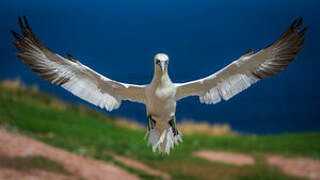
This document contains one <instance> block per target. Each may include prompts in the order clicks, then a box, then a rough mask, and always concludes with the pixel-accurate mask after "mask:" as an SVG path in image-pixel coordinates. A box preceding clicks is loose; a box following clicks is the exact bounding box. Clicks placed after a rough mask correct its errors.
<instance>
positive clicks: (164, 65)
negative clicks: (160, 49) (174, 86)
mask: <svg viewBox="0 0 320 180" xmlns="http://www.w3.org/2000/svg"><path fill="white" fill-rule="evenodd" d="M159 66H160V69H161V72H164V69H165V67H166V62H165V61H161V62H160V64H159Z"/></svg>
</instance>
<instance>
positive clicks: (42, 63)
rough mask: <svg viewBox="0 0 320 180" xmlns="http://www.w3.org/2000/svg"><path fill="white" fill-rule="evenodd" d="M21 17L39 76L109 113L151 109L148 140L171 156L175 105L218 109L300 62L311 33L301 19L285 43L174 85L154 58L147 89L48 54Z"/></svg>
mask: <svg viewBox="0 0 320 180" xmlns="http://www.w3.org/2000/svg"><path fill="white" fill-rule="evenodd" d="M24 21H25V26H24V25H23V22H22V20H21V19H20V18H19V24H20V28H21V31H22V34H23V36H20V35H18V34H17V33H15V32H14V31H12V34H13V35H14V36H15V38H16V39H17V41H14V42H13V43H14V45H15V46H16V47H17V48H18V49H19V50H20V51H21V53H19V54H16V55H17V56H18V57H19V58H20V59H21V60H22V61H23V62H24V63H26V64H27V65H29V66H30V67H31V69H32V70H33V71H35V72H37V73H38V75H39V76H40V77H42V78H44V79H46V80H48V81H50V82H52V83H54V84H57V85H61V86H62V87H63V88H64V89H66V90H68V91H70V92H71V93H72V94H74V95H76V96H78V97H80V98H82V99H84V100H86V101H88V102H90V103H92V104H94V105H96V106H99V107H101V108H105V109H107V110H108V111H111V110H113V109H117V108H118V107H119V106H120V104H121V101H122V100H130V101H134V102H139V103H143V104H145V105H146V109H147V117H148V131H147V134H146V136H145V137H146V138H148V144H152V147H153V150H154V151H156V150H157V149H159V151H160V152H164V153H169V152H170V149H171V148H173V146H174V145H175V144H178V142H182V138H181V135H182V134H181V133H180V131H179V130H178V129H177V128H176V123H175V112H176V101H178V100H179V99H182V98H184V97H188V96H199V98H200V102H202V103H206V104H215V103H218V102H220V101H221V99H224V100H228V99H230V98H231V97H233V96H234V95H236V94H238V93H240V92H241V91H243V90H245V89H247V88H248V87H250V86H251V85H252V84H254V83H256V82H258V81H259V80H260V79H263V78H267V77H269V76H272V75H274V74H275V73H277V72H280V71H282V70H283V69H284V68H285V67H287V66H288V65H289V64H290V62H291V61H293V60H294V59H295V57H296V54H297V53H298V52H299V51H300V50H301V45H302V44H303V43H304V42H305V38H304V33H305V31H306V28H304V29H303V30H301V31H300V27H301V23H302V18H300V19H299V20H296V21H294V22H293V23H292V25H291V26H290V27H289V28H288V30H287V31H286V32H285V33H284V34H283V35H282V36H280V38H279V39H278V40H277V41H275V42H274V43H273V44H271V45H270V46H269V47H267V48H265V49H263V50H261V51H259V52H257V53H253V50H249V51H248V52H247V53H246V54H245V55H243V56H241V57H240V58H239V59H238V60H236V61H234V62H232V63H231V64H230V65H228V66H227V67H225V68H223V69H222V70H220V71H218V72H216V73H214V74H212V75H210V76H208V77H206V78H203V79H200V80H196V81H191V82H187V83H172V82H171V80H170V77H169V75H168V64H169V58H168V56H167V55H166V54H162V53H160V54H157V55H156V56H155V58H154V76H153V79H152V81H151V83H150V84H148V85H133V84H125V83H120V82H117V81H113V80H111V79H108V78H107V77H104V76H102V75H100V74H99V73H97V72H95V71H93V70H92V69H90V68H89V67H87V66H85V65H83V64H81V63H80V62H79V61H77V60H76V59H74V58H73V57H72V56H71V55H69V54H68V55H67V57H66V58H63V57H61V56H60V55H58V54H55V53H53V52H52V51H50V50H49V49H47V48H46V47H45V46H44V45H43V44H42V43H41V42H40V41H39V40H38V39H37V38H36V36H35V35H34V34H33V32H32V31H31V29H30V27H29V24H28V22H27V20H26V18H25V17H24Z"/></svg>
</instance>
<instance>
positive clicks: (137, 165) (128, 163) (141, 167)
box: [113, 155, 171, 180]
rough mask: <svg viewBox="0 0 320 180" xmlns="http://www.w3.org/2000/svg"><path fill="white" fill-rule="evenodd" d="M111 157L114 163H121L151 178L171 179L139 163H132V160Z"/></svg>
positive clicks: (116, 156) (167, 175) (115, 156)
mask: <svg viewBox="0 0 320 180" xmlns="http://www.w3.org/2000/svg"><path fill="white" fill-rule="evenodd" d="M113 157H114V158H115V160H116V161H118V162H121V163H122V164H124V165H126V166H129V167H132V168H135V169H138V170H141V171H143V172H145V173H147V174H150V175H153V176H160V177H162V179H164V180H170V179H171V176H170V175H169V174H167V173H164V172H161V171H158V170H154V169H152V168H150V167H149V166H147V165H145V164H142V163H141V162H138V161H134V160H132V159H128V158H126V157H123V156H118V155H114V156H113Z"/></svg>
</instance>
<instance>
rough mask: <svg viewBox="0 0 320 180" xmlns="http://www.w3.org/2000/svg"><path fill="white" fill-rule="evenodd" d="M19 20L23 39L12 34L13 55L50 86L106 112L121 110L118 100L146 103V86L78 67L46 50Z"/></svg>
mask: <svg viewBox="0 0 320 180" xmlns="http://www.w3.org/2000/svg"><path fill="white" fill-rule="evenodd" d="M24 21H25V27H24V25H23V23H22V20H21V18H19V24H20V28H21V31H22V34H23V36H20V35H19V34H17V33H15V32H14V31H11V32H12V34H13V35H14V37H15V38H16V39H17V41H14V42H13V44H14V45H15V46H16V47H17V49H19V50H20V51H21V53H18V54H16V56H17V57H19V58H20V59H21V60H22V61H23V62H24V63H26V64H27V65H29V66H30V68H31V70H32V71H35V72H37V73H38V75H39V76H40V77H42V78H44V79H45V80H47V81H50V82H51V83H54V84H57V85H61V86H62V87H63V88H64V89H66V90H68V91H70V92H71V93H72V94H74V95H76V96H78V97H80V98H82V99H84V100H86V101H88V102H90V103H92V104H94V105H96V106H99V107H101V108H105V109H107V110H108V111H111V110H113V109H116V108H118V107H119V106H120V104H121V100H131V101H134V102H140V103H145V100H146V97H145V86H144V85H133V84H125V83H120V82H117V81H113V80H111V79H108V78H106V77H104V76H102V75H100V74H99V73H97V72H95V71H93V70H92V69H90V68H89V67H87V66H85V65H83V64H81V63H80V62H79V61H77V60H76V59H74V58H73V57H72V56H71V55H68V56H67V58H63V57H61V56H60V55H58V54H55V53H53V52H52V51H50V50H49V49H47V48H46V47H45V46H44V45H43V44H42V43H41V42H40V41H39V40H38V39H37V37H36V36H35V35H34V34H33V32H32V31H31V29H30V27H29V24H28V22H27V20H26V18H25V17H24Z"/></svg>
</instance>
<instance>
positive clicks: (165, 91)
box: [147, 87, 176, 118]
mask: <svg viewBox="0 0 320 180" xmlns="http://www.w3.org/2000/svg"><path fill="white" fill-rule="evenodd" d="M175 109H176V101H175V89H174V88H173V87H157V88H150V89H149V92H148V93H147V111H148V113H150V114H156V115H157V116H168V118H169V116H172V115H174V114H175Z"/></svg>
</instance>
